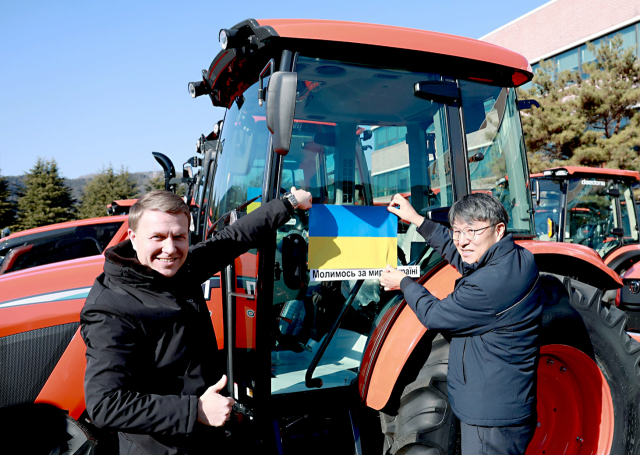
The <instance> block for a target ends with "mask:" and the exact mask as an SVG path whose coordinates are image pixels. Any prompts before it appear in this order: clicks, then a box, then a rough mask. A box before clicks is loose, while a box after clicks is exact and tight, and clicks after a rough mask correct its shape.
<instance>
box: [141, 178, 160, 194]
mask: <svg viewBox="0 0 640 455" xmlns="http://www.w3.org/2000/svg"><path fill="white" fill-rule="evenodd" d="M154 190H164V175H162V174H158V175H156V176H155V177H151V178H150V179H149V180H148V181H147V184H146V186H145V192H146V193H149V192H151V191H154Z"/></svg>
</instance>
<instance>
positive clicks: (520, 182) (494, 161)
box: [460, 81, 533, 234]
mask: <svg viewBox="0 0 640 455" xmlns="http://www.w3.org/2000/svg"><path fill="white" fill-rule="evenodd" d="M460 90H461V93H462V107H463V112H464V127H465V133H466V140H467V150H468V163H469V175H470V178H471V191H472V192H479V193H488V194H492V195H493V196H495V197H496V198H498V199H499V200H500V202H502V205H504V207H505V209H506V210H507V213H508V214H509V226H508V232H512V233H514V234H532V233H533V217H532V210H531V207H530V206H529V204H530V196H529V192H530V191H529V187H528V178H527V175H528V169H527V165H526V162H525V160H524V156H525V146H524V140H523V136H522V127H521V124H520V117H519V113H518V109H517V103H516V93H515V89H513V88H502V87H494V86H490V85H485V84H480V83H478V82H470V81H461V82H460Z"/></svg>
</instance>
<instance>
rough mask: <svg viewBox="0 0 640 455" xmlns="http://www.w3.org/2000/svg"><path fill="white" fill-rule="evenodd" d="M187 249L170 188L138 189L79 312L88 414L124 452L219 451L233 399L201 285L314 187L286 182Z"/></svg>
mask: <svg viewBox="0 0 640 455" xmlns="http://www.w3.org/2000/svg"><path fill="white" fill-rule="evenodd" d="M285 196H286V197H284V198H283V199H282V200H274V201H271V202H269V203H267V204H265V205H263V206H262V207H259V208H258V209H256V210H254V211H253V212H251V213H250V214H248V215H246V216H244V217H242V218H240V219H239V220H238V221H237V222H235V223H234V224H233V225H231V226H229V227H226V228H225V229H223V230H221V231H219V232H217V233H215V235H214V236H213V238H211V239H209V240H207V241H205V242H201V243H199V244H197V245H194V246H192V247H189V223H190V213H189V208H188V206H187V205H186V204H185V203H184V202H183V201H182V199H181V198H180V197H179V196H177V195H175V194H173V193H170V192H168V191H153V192H151V193H148V194H146V195H145V196H143V197H142V198H141V199H140V200H139V201H138V202H137V203H136V204H135V205H133V207H132V208H131V211H130V214H129V240H127V241H125V242H122V243H120V244H118V245H116V246H115V247H113V248H110V249H109V250H107V251H106V252H105V256H106V261H105V265H104V273H103V274H102V275H100V276H99V277H98V278H97V279H96V281H95V283H94V285H93V288H92V289H91V292H90V293H89V296H88V297H87V300H86V303H85V306H84V308H83V309H82V312H81V324H82V329H81V334H82V338H83V339H84V341H85V344H86V346H87V354H86V357H87V368H86V374H85V383H84V386H85V401H86V405H87V412H88V414H89V417H90V418H91V420H92V421H93V422H94V423H95V424H96V425H97V426H99V427H105V428H108V429H111V430H113V431H117V432H118V436H119V450H120V453H121V454H129V455H134V454H185V455H186V454H199V453H216V448H219V444H220V443H221V439H222V438H221V436H222V434H223V431H222V430H221V429H220V428H219V427H221V426H223V425H224V424H225V422H226V421H227V420H228V419H229V417H230V413H231V408H232V406H233V404H234V400H233V399H232V398H229V397H225V396H222V395H221V394H220V393H219V392H220V391H221V390H222V389H223V388H224V387H225V385H226V377H225V376H224V375H223V374H222V373H223V367H224V365H223V361H222V359H220V358H219V354H218V348H217V343H216V338H215V334H214V331H213V325H212V323H211V318H210V316H209V310H208V308H207V305H206V303H205V300H204V296H203V293H202V287H201V284H202V283H203V282H204V281H205V280H207V279H208V278H210V277H211V276H212V275H213V274H215V273H216V272H218V271H220V270H221V269H222V268H224V267H225V266H226V265H228V264H229V263H231V262H232V261H233V260H234V259H235V258H236V257H237V256H239V255H240V254H242V253H244V252H246V251H247V250H248V249H249V248H252V247H256V246H257V245H258V244H259V243H260V241H261V240H263V239H265V238H267V237H268V236H269V235H271V234H272V233H273V232H274V231H275V230H276V229H277V228H278V227H280V226H282V225H283V224H284V223H285V222H286V221H287V220H289V218H290V217H291V215H292V214H293V211H294V210H295V209H296V208H298V207H299V208H300V209H305V210H306V209H308V208H309V207H311V194H310V193H308V192H307V191H303V190H296V189H295V188H292V189H291V193H289V194H287V195H285Z"/></svg>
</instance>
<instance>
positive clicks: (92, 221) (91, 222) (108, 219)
mask: <svg viewBox="0 0 640 455" xmlns="http://www.w3.org/2000/svg"><path fill="white" fill-rule="evenodd" d="M128 218H129V217H128V216H127V215H119V216H103V217H99V218H87V219H85V220H75V221H66V222H64V223H56V224H48V225H46V226H40V227H37V228H32V229H26V230H24V231H18V232H15V233H13V234H11V235H8V236H7V237H4V238H3V239H2V240H0V246H1V245H2V244H4V243H6V242H8V241H11V240H14V239H17V238H20V237H26V236H29V235H32V234H39V233H42V232H49V231H56V230H59V229H67V228H74V227H78V226H95V225H98V224H105V223H116V222H118V221H124V220H126V219H128Z"/></svg>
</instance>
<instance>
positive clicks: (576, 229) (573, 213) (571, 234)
mask: <svg viewBox="0 0 640 455" xmlns="http://www.w3.org/2000/svg"><path fill="white" fill-rule="evenodd" d="M615 188H617V184H616V183H614V182H613V181H611V180H608V179H581V178H574V179H571V180H569V182H568V188H567V222H566V223H565V240H566V241H568V242H572V243H579V244H581V245H586V246H588V247H590V248H593V249H595V250H596V251H597V252H598V253H599V254H600V255H601V256H604V255H606V254H607V253H608V252H609V251H610V250H612V249H614V248H615V247H617V246H619V245H620V238H619V237H616V236H615V235H613V234H612V232H611V230H612V229H613V228H615V227H617V226H618V223H617V220H616V218H617V215H618V214H617V212H618V210H617V207H616V201H615V197H613V196H612V195H611V194H610V192H609V190H611V189H615Z"/></svg>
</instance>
